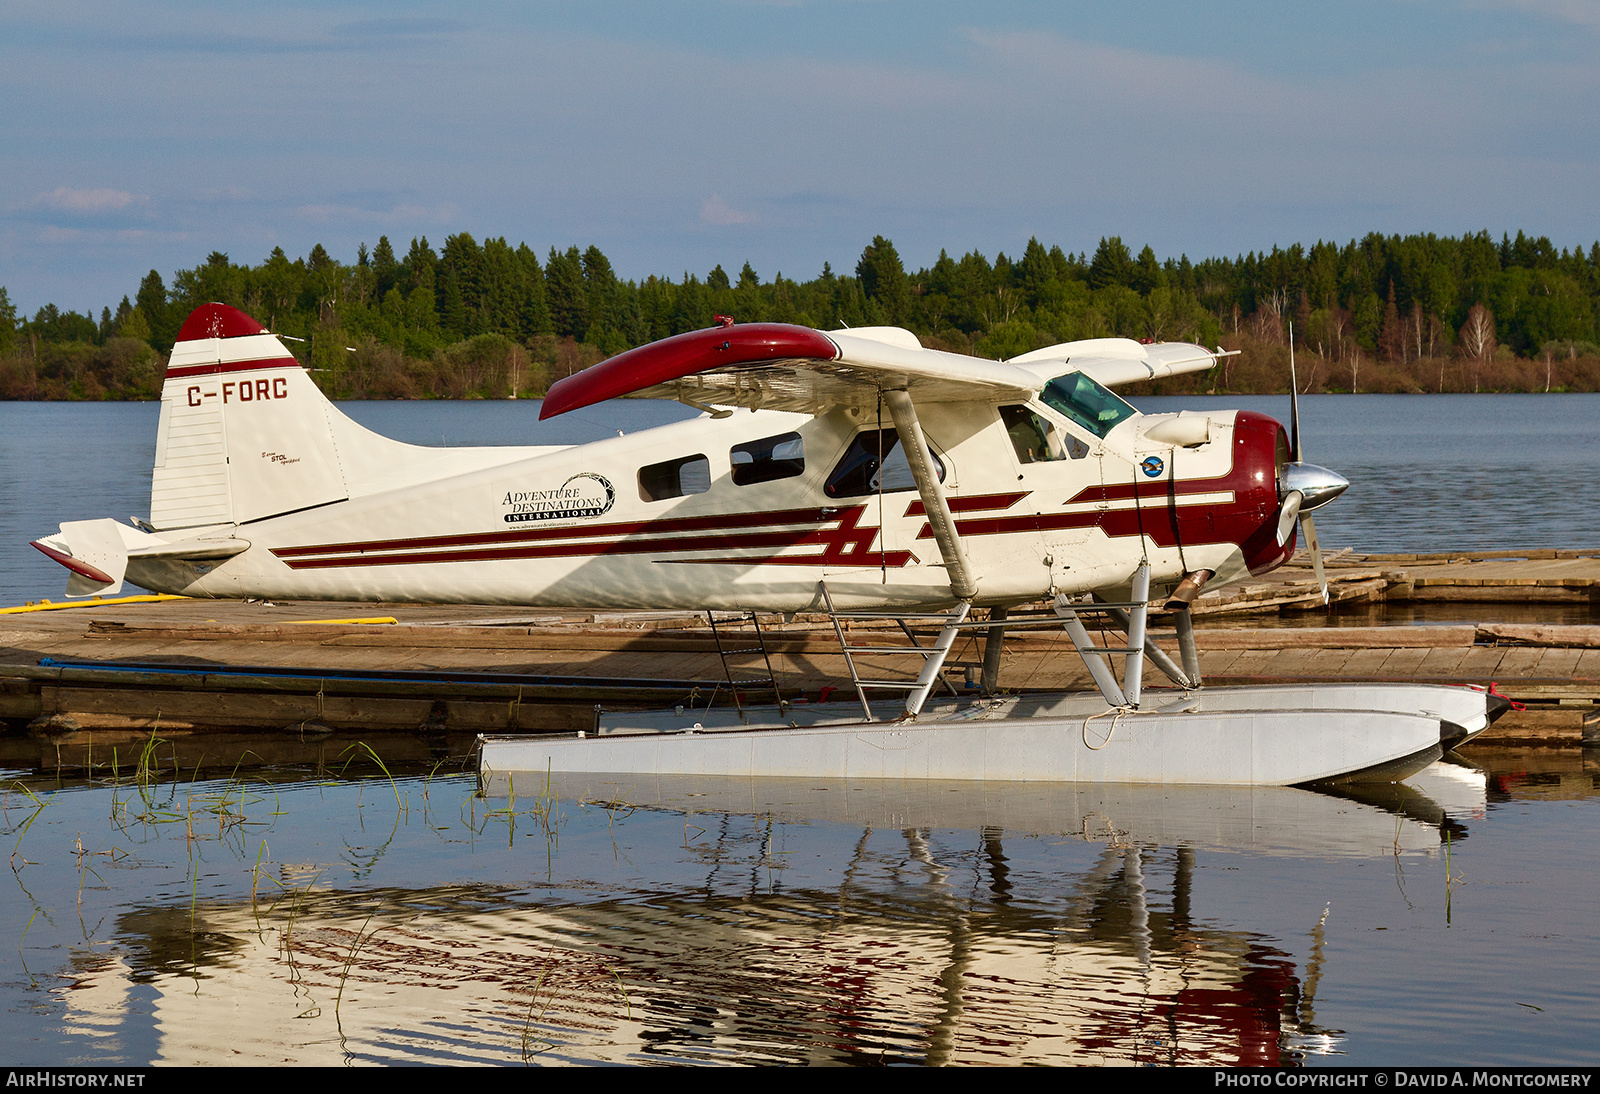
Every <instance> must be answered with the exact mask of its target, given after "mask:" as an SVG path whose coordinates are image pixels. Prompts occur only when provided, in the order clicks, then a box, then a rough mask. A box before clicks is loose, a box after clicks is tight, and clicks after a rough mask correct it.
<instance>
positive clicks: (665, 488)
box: [639, 455, 711, 501]
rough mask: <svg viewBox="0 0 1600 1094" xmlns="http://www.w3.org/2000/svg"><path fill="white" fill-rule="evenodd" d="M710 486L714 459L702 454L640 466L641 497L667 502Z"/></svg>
mask: <svg viewBox="0 0 1600 1094" xmlns="http://www.w3.org/2000/svg"><path fill="white" fill-rule="evenodd" d="M710 489H711V461H710V460H708V459H706V458H705V456H703V455H696V456H684V457H682V458H681V459H676V460H668V461H666V462H665V463H653V464H651V465H650V466H649V467H641V468H639V497H640V499H641V500H643V501H666V500H667V499H668V498H681V497H684V496H686V495H688V494H704V493H705V492H706V491H707V490H710Z"/></svg>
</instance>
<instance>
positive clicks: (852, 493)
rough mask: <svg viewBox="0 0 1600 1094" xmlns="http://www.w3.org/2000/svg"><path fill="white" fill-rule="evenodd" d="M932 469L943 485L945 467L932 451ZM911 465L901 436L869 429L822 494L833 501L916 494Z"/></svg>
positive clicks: (837, 467)
mask: <svg viewBox="0 0 1600 1094" xmlns="http://www.w3.org/2000/svg"><path fill="white" fill-rule="evenodd" d="M928 455H929V456H932V457H933V468H934V471H935V472H936V473H937V474H938V476H939V481H940V482H943V481H944V463H943V461H941V460H940V459H939V457H938V456H937V455H934V451H933V449H931V448H930V449H928ZM916 488H917V482H916V479H915V478H914V477H913V476H912V474H911V465H910V463H908V462H907V461H906V454H905V452H904V451H902V450H901V448H900V434H898V433H896V432H895V431H894V430H892V429H866V430H863V431H862V432H860V433H857V434H856V439H855V440H853V441H851V442H850V447H849V448H848V449H847V450H846V451H845V454H844V456H843V457H842V458H841V459H840V460H839V462H838V463H837V464H836V465H835V466H834V469H833V473H832V474H830V475H829V476H828V481H827V483H825V484H824V486H823V491H824V492H825V493H826V494H827V495H828V497H830V498H859V497H863V496H865V495H868V494H877V493H880V492H881V493H885V494H888V493H893V492H894V491H897V490H915V489H916Z"/></svg>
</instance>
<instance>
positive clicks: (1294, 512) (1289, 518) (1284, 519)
mask: <svg viewBox="0 0 1600 1094" xmlns="http://www.w3.org/2000/svg"><path fill="white" fill-rule="evenodd" d="M1305 500H1306V496H1305V495H1304V494H1302V493H1301V492H1300V491H1298V490H1291V491H1289V492H1288V493H1287V494H1285V495H1284V496H1283V508H1281V509H1279V510H1278V546H1279V547H1282V546H1283V545H1284V544H1285V543H1288V542H1289V536H1290V535H1291V534H1293V532H1294V522H1295V518H1296V517H1298V516H1299V515H1300V503H1301V502H1303V501H1305Z"/></svg>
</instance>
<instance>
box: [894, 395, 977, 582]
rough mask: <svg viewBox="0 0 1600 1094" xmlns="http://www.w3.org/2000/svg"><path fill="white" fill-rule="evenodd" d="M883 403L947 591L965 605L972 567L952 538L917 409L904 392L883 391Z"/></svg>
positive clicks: (957, 540)
mask: <svg viewBox="0 0 1600 1094" xmlns="http://www.w3.org/2000/svg"><path fill="white" fill-rule="evenodd" d="M883 401H884V402H885V403H887V404H889V416H890V417H891V418H893V419H894V429H895V432H896V433H898V434H899V435H900V450H901V451H902V452H904V453H905V454H906V462H907V463H909V464H910V465H911V477H912V478H914V479H915V480H916V483H917V493H918V494H921V495H922V508H923V509H924V510H925V511H926V512H927V514H928V527H929V528H931V529H932V530H933V539H934V542H935V543H937V544H938V545H939V554H940V556H941V557H942V558H943V559H944V568H945V572H946V573H947V574H949V575H950V591H951V592H952V593H954V594H955V596H956V599H957V600H965V601H968V602H969V603H970V602H971V600H972V598H973V597H975V596H977V595H978V584H977V582H976V581H975V580H974V578H973V574H972V565H971V563H969V562H968V561H967V552H966V549H965V548H964V547H962V545H961V540H960V538H959V537H958V536H957V535H956V522H955V518H954V517H952V516H951V515H950V502H949V501H948V500H947V499H946V497H945V493H944V483H942V482H940V481H939V473H938V472H937V471H935V470H934V467H933V460H931V459H930V458H929V457H928V442H927V441H926V440H925V439H924V438H923V436H922V423H921V422H919V421H918V420H917V408H916V407H914V406H912V405H911V396H910V395H909V394H907V393H906V392H904V391H885V392H884V393H883Z"/></svg>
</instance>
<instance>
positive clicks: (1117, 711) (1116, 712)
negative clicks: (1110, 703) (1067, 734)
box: [1079, 706, 1138, 752]
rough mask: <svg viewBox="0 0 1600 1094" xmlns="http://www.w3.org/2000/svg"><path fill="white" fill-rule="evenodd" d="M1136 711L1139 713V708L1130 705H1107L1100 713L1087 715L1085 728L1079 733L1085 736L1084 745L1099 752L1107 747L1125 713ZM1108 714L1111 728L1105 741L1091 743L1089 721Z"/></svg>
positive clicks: (1092, 750)
mask: <svg viewBox="0 0 1600 1094" xmlns="http://www.w3.org/2000/svg"><path fill="white" fill-rule="evenodd" d="M1136 713H1138V712H1137V710H1135V708H1133V707H1128V706H1123V707H1106V709H1105V710H1103V711H1101V712H1100V713H1099V714H1090V715H1088V716H1087V717H1085V718H1084V720H1083V728H1082V729H1081V730H1080V732H1079V735H1080V736H1081V737H1082V738H1083V747H1084V748H1087V749H1088V750H1089V751H1090V752H1099V751H1100V750H1101V749H1102V748H1104V747H1106V745H1108V744H1110V743H1111V738H1112V737H1114V736H1115V735H1116V732H1117V725H1118V723H1120V722H1121V721H1122V717H1123V715H1125V714H1136ZM1108 714H1109V715H1110V716H1111V728H1110V729H1108V730H1107V731H1106V735H1105V739H1104V740H1103V741H1101V742H1100V743H1099V744H1097V745H1096V744H1090V743H1089V723H1090V722H1092V721H1094V720H1095V719H1096V718H1104V717H1105V716H1106V715H1108Z"/></svg>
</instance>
